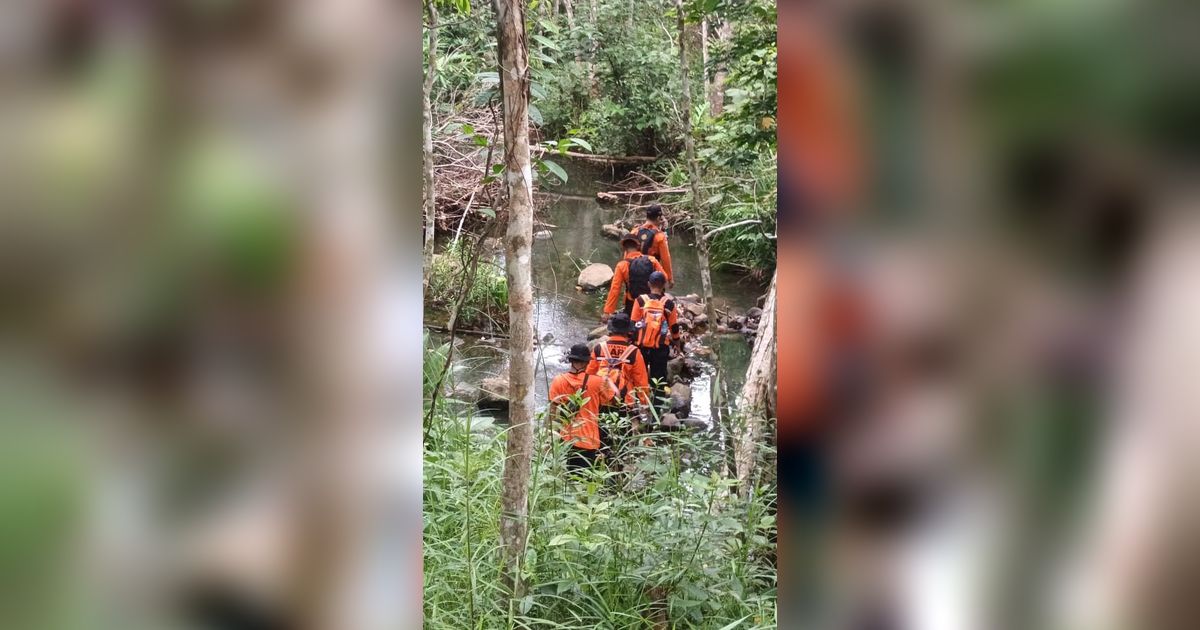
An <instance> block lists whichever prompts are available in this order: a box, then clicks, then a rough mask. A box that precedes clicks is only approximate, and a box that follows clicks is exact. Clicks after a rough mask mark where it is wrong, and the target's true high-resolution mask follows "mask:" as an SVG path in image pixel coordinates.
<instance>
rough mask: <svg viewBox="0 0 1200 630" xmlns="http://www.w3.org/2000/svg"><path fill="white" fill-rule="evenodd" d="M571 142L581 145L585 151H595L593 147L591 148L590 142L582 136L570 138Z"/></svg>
mask: <svg viewBox="0 0 1200 630" xmlns="http://www.w3.org/2000/svg"><path fill="white" fill-rule="evenodd" d="M571 144H574V145H576V146H579V147H582V148H583V150H584V151H587V152H588V153H593V152H595V149H593V148H592V145H591V143H590V142H588V141H587V140H584V139H583V138H571Z"/></svg>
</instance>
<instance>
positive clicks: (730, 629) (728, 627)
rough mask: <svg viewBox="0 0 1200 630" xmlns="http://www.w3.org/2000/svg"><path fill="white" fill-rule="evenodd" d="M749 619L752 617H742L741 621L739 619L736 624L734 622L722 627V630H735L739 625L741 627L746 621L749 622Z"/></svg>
mask: <svg viewBox="0 0 1200 630" xmlns="http://www.w3.org/2000/svg"><path fill="white" fill-rule="evenodd" d="M749 618H750V615H746V616H745V617H742V618H741V619H738V620H737V621H735V622H733V623H731V624H727V625H724V626H721V630H733V629H734V628H736V627H738V626H739V625H741V623H742V622H743V621H745V620H747V619H749Z"/></svg>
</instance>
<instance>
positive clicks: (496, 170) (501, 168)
mask: <svg viewBox="0 0 1200 630" xmlns="http://www.w3.org/2000/svg"><path fill="white" fill-rule="evenodd" d="M503 171H504V165H503V164H493V165H492V173H494V174H496V175H499V174H500V173H501V172H503Z"/></svg>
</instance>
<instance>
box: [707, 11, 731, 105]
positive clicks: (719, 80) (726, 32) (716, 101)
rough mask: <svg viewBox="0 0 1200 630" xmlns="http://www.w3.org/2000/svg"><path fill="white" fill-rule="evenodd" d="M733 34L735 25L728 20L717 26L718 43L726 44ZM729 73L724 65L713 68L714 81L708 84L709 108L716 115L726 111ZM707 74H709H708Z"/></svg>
mask: <svg viewBox="0 0 1200 630" xmlns="http://www.w3.org/2000/svg"><path fill="white" fill-rule="evenodd" d="M732 36H733V26H732V25H731V24H730V23H729V22H728V21H722V22H721V23H720V26H718V27H717V43H718V44H719V45H720V44H726V43H728V42H729V38H730V37H732ZM727 75H728V72H726V70H725V68H724V66H723V65H721V67H718V68H714V69H713V75H712V81H711V82H710V83H709V84H708V89H707V90H706V92H705V93H706V94H707V95H708V110H709V112H711V113H712V115H713V116H714V117H716V116H720V115H721V113H722V112H724V111H725V77H726V76H727ZM705 76H708V75H707V74H706V75H705Z"/></svg>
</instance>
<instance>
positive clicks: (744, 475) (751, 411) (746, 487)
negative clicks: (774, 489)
mask: <svg viewBox="0 0 1200 630" xmlns="http://www.w3.org/2000/svg"><path fill="white" fill-rule="evenodd" d="M777 277H778V272H776V276H774V277H772V278H771V288H770V289H769V290H768V291H767V301H766V303H765V304H763V315H762V322H761V323H760V324H759V327H758V338H757V339H755V340H754V350H752V351H751V354H750V366H749V367H748V368H747V369H746V382H745V384H743V385H742V393H741V395H740V396H739V397H738V404H737V408H738V410H739V413H740V415H741V419H742V424H741V426H740V427H739V434H738V443H737V448H736V450H735V451H734V469H735V471H736V473H737V480H738V492H739V493H740V494H741V495H742V497H746V496H748V495H749V493H750V485H751V483H752V481H753V480H754V465H755V452H756V451H757V446H758V443H759V441H760V440H761V439H762V433H763V430H762V429H763V425H764V423H765V422H766V421H767V419H769V418H771V417H773V416H774V415H775V382H776V379H775V371H776V363H775V356H776V347H777V344H776V336H775V282H776V279H777Z"/></svg>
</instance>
